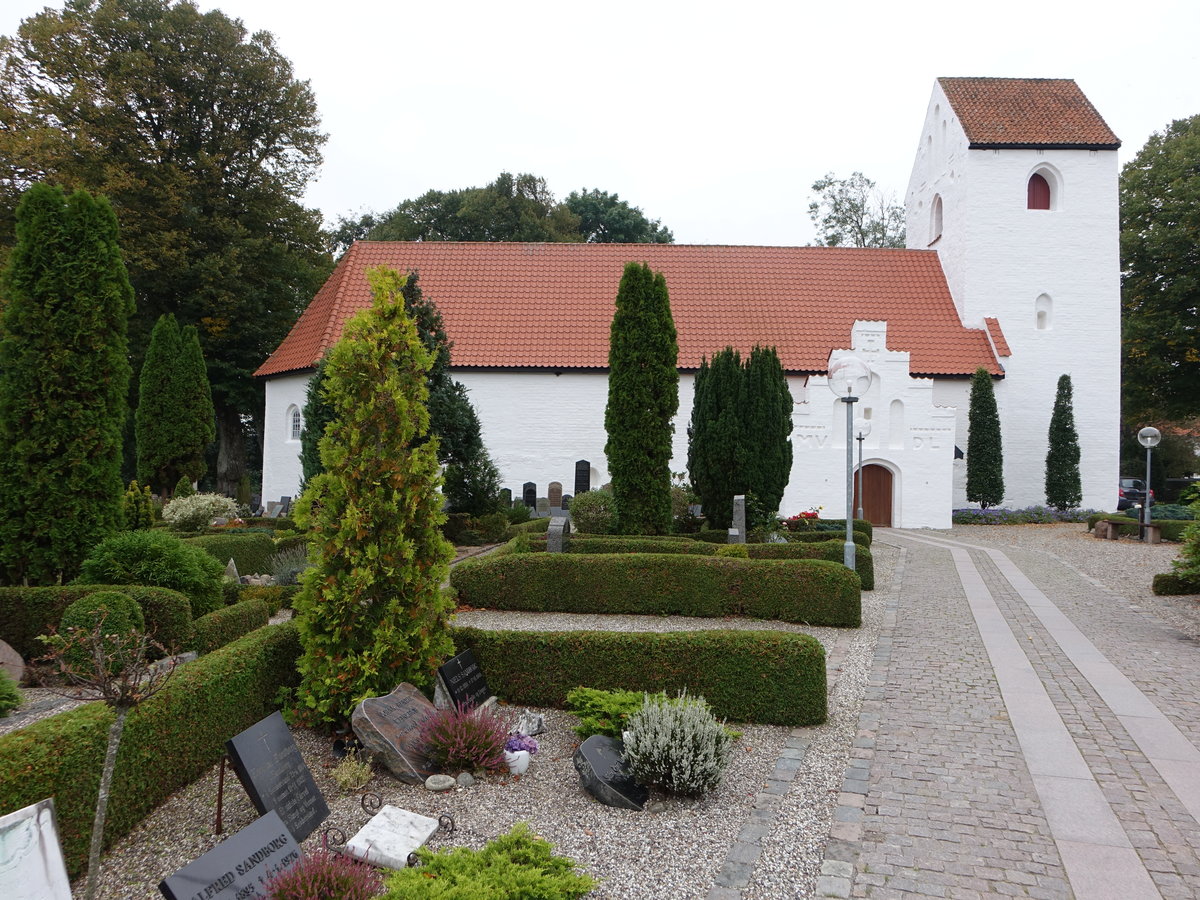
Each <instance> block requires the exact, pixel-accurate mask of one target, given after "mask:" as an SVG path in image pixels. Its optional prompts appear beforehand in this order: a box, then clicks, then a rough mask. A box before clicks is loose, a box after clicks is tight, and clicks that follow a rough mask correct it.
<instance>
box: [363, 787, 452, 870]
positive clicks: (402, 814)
mask: <svg viewBox="0 0 1200 900" xmlns="http://www.w3.org/2000/svg"><path fill="white" fill-rule="evenodd" d="M450 781H451V786H453V785H454V784H456V783H457V782H455V781H454V779H453V778H451V779H450ZM437 830H438V820H437V819H431V818H430V817H429V816H422V815H420V814H419V813H414V812H409V811H408V810H407V809H401V808H400V807H398V806H392V805H390V804H389V805H387V806H385V807H384V808H383V809H381V810H380V811H379V812H377V813H376V814H375V815H374V816H372V817H371V820H370V821H369V822H367V824H366V825H364V826H363V827H362V828H361V829H360V830H359V832H358V834H356V835H354V837H352V838H350V841H349V843H347V844H346V853H348V854H349V855H351V856H355V857H358V858H359V859H361V860H363V861H364V862H368V863H370V864H371V865H373V866H386V867H387V868H389V869H403V868H404V867H405V866H407V865H408V854H410V853H412V852H413V851H414V850H416V849H417V848H418V847H420V846H422V845H423V844H424V843H425V842H426V841H427V840H429V839H430V838H431V837H432V836H433V833H434V832H435V831H437Z"/></svg>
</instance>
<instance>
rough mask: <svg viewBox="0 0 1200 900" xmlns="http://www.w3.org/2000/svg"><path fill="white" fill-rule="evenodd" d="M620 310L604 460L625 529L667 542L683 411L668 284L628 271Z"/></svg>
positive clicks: (634, 268) (636, 269) (640, 268)
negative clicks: (676, 436) (674, 437)
mask: <svg viewBox="0 0 1200 900" xmlns="http://www.w3.org/2000/svg"><path fill="white" fill-rule="evenodd" d="M616 306H617V309H616V313H615V314H614V315H613V321H612V328H611V330H610V332H609V345H608V405H607V406H606V407H605V410H604V428H605V430H606V431H607V432H608V441H607V442H606V443H605V445H604V455H605V457H606V459H607V461H608V471H609V473H610V474H611V477H612V486H613V503H614V506H615V507H616V511H617V528H618V529H619V531H620V532H622V533H624V534H665V533H666V532H668V531H670V529H671V467H670V462H671V434H672V433H673V432H674V427H673V426H672V425H671V418H672V417H673V416H674V415H675V412H676V410H677V409H678V408H679V370H678V369H677V368H676V361H677V359H678V356H679V345H678V343H677V342H676V337H675V321H674V319H673V318H672V317H671V302H670V298H669V297H668V295H667V280H666V279H665V278H664V277H663V275H662V273H661V272H657V273H655V272H651V271H650V267H649V266H648V265H646V264H645V263H642V264H640V265H639V264H638V263H628V264H627V265H626V266H625V273H624V275H622V276H621V284H620V287H619V288H618V289H617V303H616Z"/></svg>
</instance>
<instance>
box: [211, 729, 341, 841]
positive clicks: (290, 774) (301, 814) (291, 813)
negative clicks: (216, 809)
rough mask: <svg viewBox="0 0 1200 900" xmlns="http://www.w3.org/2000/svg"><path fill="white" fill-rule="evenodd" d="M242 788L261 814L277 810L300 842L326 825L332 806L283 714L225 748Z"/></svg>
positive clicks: (235, 736) (247, 731)
mask: <svg viewBox="0 0 1200 900" xmlns="http://www.w3.org/2000/svg"><path fill="white" fill-rule="evenodd" d="M225 751H226V752H227V753H228V754H229V761H230V762H231V763H233V770H234V771H235V772H237V776H238V778H239V779H240V780H241V782H242V786H243V787H244V788H245V789H246V793H247V794H249V795H250V800H251V801H252V802H253V803H254V808H255V809H257V810H258V811H259V812H260V813H266V812H269V811H271V810H274V811H275V812H277V813H279V818H280V819H282V820H283V824H284V825H286V826H287V830H288V832H289V833H291V834H292V835H294V836H295V837H296V839H297V840H300V841H302V840H304V839H305V838H306V837H308V836H309V835H310V834H312V831H313V829H314V828H316V827H317V826H318V825H320V824H321V823H322V822H324V821H325V817H326V816H328V815H329V806H328V805H327V804H326V803H325V798H324V797H322V796H321V790H320V788H318V787H317V783H316V782H315V781H313V777H312V772H310V771H308V766H307V765H305V763H304V758H303V757H302V756H301V755H300V748H299V747H297V746H296V741H295V740H294V739H293V738H292V733H291V732H290V731H288V727H287V725H286V724H284V721H283V716H282V715H280V714H279V712H278V711H276V712H273V713H271V715H269V716H267V717H266V718H265V719H263V720H262V721H261V722H258V723H256V724H254V725H251V726H250V727H249V728H247V729H246V730H245V731H243V732H242V733H241V734H238V735H234V736H233V737H232V738H230V739H229V740H227V741H226V742H225Z"/></svg>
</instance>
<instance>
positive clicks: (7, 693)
mask: <svg viewBox="0 0 1200 900" xmlns="http://www.w3.org/2000/svg"><path fill="white" fill-rule="evenodd" d="M23 700H24V696H23V695H22V694H21V689H20V688H19V687H17V683H16V682H15V681H13V680H12V677H11V676H10V675H9V674H8V673H7V672H5V671H4V670H3V669H0V719H3V718H4V717H5V716H7V715H8V714H9V713H11V712H12V711H13V710H14V709H16V708H17V707H18V706H20V705H21V703H22V701H23Z"/></svg>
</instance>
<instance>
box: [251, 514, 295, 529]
mask: <svg viewBox="0 0 1200 900" xmlns="http://www.w3.org/2000/svg"><path fill="white" fill-rule="evenodd" d="M242 521H243V522H245V523H246V524H247V525H249V526H250V527H251V528H270V529H271V530H272V531H295V530H296V520H295V519H290V518H287V517H284V516H280V517H279V518H278V519H268V518H267V517H266V516H247V517H244V518H243V519H242Z"/></svg>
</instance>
